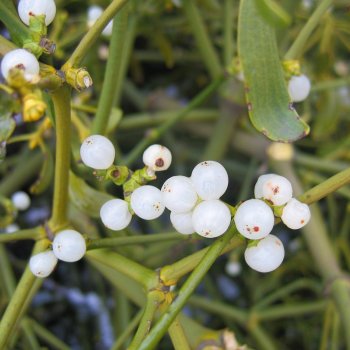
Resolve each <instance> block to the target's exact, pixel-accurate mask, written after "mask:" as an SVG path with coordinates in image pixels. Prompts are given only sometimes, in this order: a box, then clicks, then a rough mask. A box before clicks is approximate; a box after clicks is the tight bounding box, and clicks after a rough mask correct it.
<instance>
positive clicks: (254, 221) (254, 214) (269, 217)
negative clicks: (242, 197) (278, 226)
mask: <svg viewBox="0 0 350 350" xmlns="http://www.w3.org/2000/svg"><path fill="white" fill-rule="evenodd" d="M234 221H235V224H236V227H237V230H238V232H239V233H240V234H241V235H243V236H244V237H246V238H249V239H261V238H263V237H265V236H267V235H268V234H269V233H270V232H271V231H272V228H273V225H274V215H273V212H272V210H271V208H270V207H269V206H268V205H267V204H266V203H265V202H263V201H261V200H259V199H249V200H247V201H245V202H243V203H242V204H241V205H240V206H239V207H238V209H237V211H236V214H235V216H234Z"/></svg>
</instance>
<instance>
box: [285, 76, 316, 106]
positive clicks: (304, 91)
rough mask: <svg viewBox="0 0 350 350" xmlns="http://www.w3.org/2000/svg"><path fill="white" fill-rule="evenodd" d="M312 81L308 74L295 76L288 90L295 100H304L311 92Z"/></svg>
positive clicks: (289, 83) (290, 81)
mask: <svg viewBox="0 0 350 350" xmlns="http://www.w3.org/2000/svg"><path fill="white" fill-rule="evenodd" d="M310 89H311V83H310V80H309V78H308V77H307V76H306V75H299V76H293V77H291V79H290V80H289V82H288V91H289V95H290V98H291V99H292V101H293V102H301V101H304V100H305V99H306V98H307V97H308V96H309V93H310Z"/></svg>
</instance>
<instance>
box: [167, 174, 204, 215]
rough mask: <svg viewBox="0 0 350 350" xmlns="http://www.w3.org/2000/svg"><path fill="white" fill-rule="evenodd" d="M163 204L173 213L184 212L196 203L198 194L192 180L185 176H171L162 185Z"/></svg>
mask: <svg viewBox="0 0 350 350" xmlns="http://www.w3.org/2000/svg"><path fill="white" fill-rule="evenodd" d="M161 191H162V197H163V203H164V205H165V206H166V207H167V208H168V209H169V210H170V211H173V212H175V213H186V212H188V211H191V210H192V209H193V207H194V206H195V205H196V203H197V200H198V196H197V193H196V190H195V189H194V187H193V184H192V181H191V180H190V179H189V178H188V177H186V176H181V175H179V176H173V177H171V178H169V179H168V180H166V181H165V182H164V184H163V186H162V189H161Z"/></svg>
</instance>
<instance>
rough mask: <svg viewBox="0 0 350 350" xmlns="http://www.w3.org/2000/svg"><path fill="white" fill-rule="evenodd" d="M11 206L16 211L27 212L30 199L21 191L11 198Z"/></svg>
mask: <svg viewBox="0 0 350 350" xmlns="http://www.w3.org/2000/svg"><path fill="white" fill-rule="evenodd" d="M11 200H12V203H13V205H14V206H15V207H16V208H17V209H18V210H27V209H28V208H29V206H30V197H29V196H28V194H27V193H25V192H23V191H18V192H15V193H14V194H13V195H12V197H11Z"/></svg>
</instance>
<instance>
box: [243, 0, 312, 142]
mask: <svg viewBox="0 0 350 350" xmlns="http://www.w3.org/2000/svg"><path fill="white" fill-rule="evenodd" d="M256 1H259V0H241V4H240V13H239V24H238V50H239V57H240V61H241V65H242V68H243V73H244V79H245V91H246V100H247V105H248V111H249V117H250V120H251V122H252V124H253V125H254V127H255V128H256V129H257V130H259V131H261V132H262V133H263V134H264V135H265V136H267V137H268V138H269V139H271V140H274V141H282V142H292V141H295V140H298V139H300V138H302V137H304V136H305V135H307V134H308V133H309V126H308V125H307V124H306V123H305V122H304V121H303V120H301V119H300V117H299V116H298V114H297V112H296V111H295V109H294V108H293V106H292V104H291V101H290V98H289V95H288V91H287V86H286V83H285V80H284V75H283V69H282V65H281V62H280V58H279V55H278V49H277V44H276V39H275V32H274V29H273V27H271V26H270V25H269V24H268V23H267V22H266V20H265V19H264V18H263V17H262V16H261V14H260V12H259V10H258V9H257V5H256Z"/></svg>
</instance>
